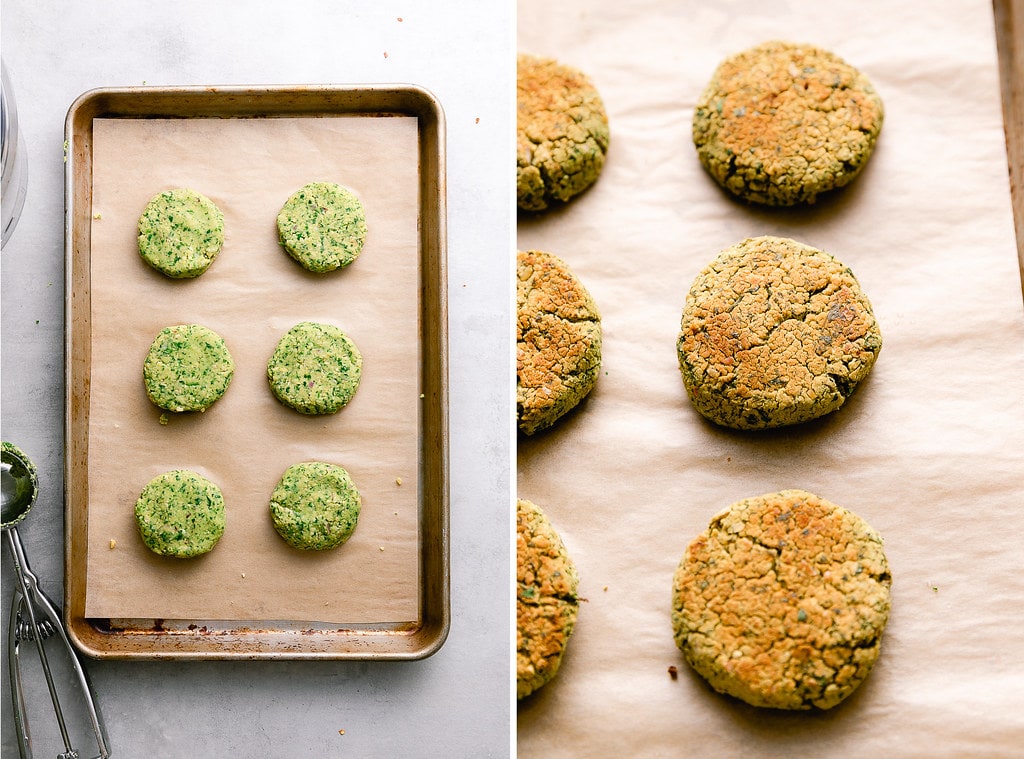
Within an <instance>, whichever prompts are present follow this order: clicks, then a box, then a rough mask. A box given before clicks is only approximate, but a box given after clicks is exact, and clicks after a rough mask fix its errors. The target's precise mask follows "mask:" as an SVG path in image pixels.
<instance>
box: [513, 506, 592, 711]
mask: <svg viewBox="0 0 1024 759" xmlns="http://www.w3.org/2000/svg"><path fill="white" fill-rule="evenodd" d="M516 579H517V591H516V622H517V625H516V695H517V698H525V697H526V696H529V695H530V694H531V693H533V692H534V691H535V690H537V689H538V688H540V687H541V686H543V685H545V684H546V683H548V682H549V681H550V680H551V679H552V678H553V677H554V676H555V675H556V674H557V673H558V668H559V666H560V665H561V663H562V656H563V655H564V654H565V648H566V645H567V644H568V642H569V637H570V636H571V635H572V632H573V629H574V628H575V626H576V614H577V612H578V611H579V597H578V596H577V590H578V586H579V576H578V574H577V573H576V565H575V564H574V563H573V561H572V559H571V558H570V557H569V554H568V552H567V551H566V550H565V545H564V543H563V542H562V539H561V537H559V535H558V533H557V532H556V531H555V528H554V527H553V526H552V525H551V522H550V521H549V520H548V518H547V516H545V514H544V512H543V511H541V509H540V507H538V506H537V505H536V504H533V503H531V502H530V501H525V500H522V499H520V500H519V501H518V503H517V504H516Z"/></svg>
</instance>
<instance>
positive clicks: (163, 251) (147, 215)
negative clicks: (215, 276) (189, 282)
mask: <svg viewBox="0 0 1024 759" xmlns="http://www.w3.org/2000/svg"><path fill="white" fill-rule="evenodd" d="M223 245H224V214H223V213H222V212H221V210H220V209H219V208H217V206H216V205H215V204H214V202H213V201H212V200H210V199H209V198H207V197H206V196H205V195H202V194H200V193H198V192H196V191H195V190H190V189H188V188H185V187H180V188H177V189H173V190H167V191H166V192H161V193H160V194H158V195H157V196H156V197H154V198H153V199H152V200H150V201H149V203H148V204H147V205H146V208H145V210H143V212H142V216H141V217H139V255H141V256H142V258H143V260H144V261H145V262H146V263H147V264H149V265H150V266H152V267H153V268H154V269H156V270H157V271H159V272H163V273H164V274H166V275H167V276H168V277H171V278H173V279H191V278H194V277H198V276H199V275H200V274H202V273H203V272H205V271H206V270H207V269H208V268H209V267H210V264H212V263H213V260H214V259H215V258H216V257H217V254H218V253H220V250H221V248H222V247H223Z"/></svg>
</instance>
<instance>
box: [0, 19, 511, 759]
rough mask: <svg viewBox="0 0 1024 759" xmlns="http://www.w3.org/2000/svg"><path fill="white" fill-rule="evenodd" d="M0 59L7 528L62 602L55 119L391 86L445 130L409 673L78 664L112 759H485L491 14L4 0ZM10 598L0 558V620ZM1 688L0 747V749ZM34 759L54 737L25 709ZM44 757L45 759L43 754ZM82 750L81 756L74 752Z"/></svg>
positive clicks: (360, 667)
mask: <svg viewBox="0 0 1024 759" xmlns="http://www.w3.org/2000/svg"><path fill="white" fill-rule="evenodd" d="M0 10H2V23H3V27H2V52H3V58H4V62H5V64H6V66H7V69H8V73H9V75H10V77H11V82H12V85H13V89H14V92H15V96H16V99H17V107H18V118H19V122H20V128H21V131H22V139H23V140H24V143H23V149H24V150H25V152H26V154H27V158H28V164H27V165H28V190H27V195H26V201H25V206H24V210H23V213H22V215H21V218H20V221H19V223H18V226H17V228H16V229H15V231H14V233H13V236H12V237H11V238H10V240H9V242H8V244H7V245H6V246H5V247H4V249H3V255H2V279H0V281H2V293H0V303H2V328H3V331H2V342H0V346H2V436H3V439H4V440H8V441H10V442H13V443H15V444H16V445H18V446H19V447H21V448H23V449H24V450H26V451H27V452H29V453H30V455H31V456H32V458H33V460H34V461H35V463H36V464H37V466H38V467H39V473H40V478H41V487H42V491H43V495H42V497H41V501H40V502H39V504H37V506H36V508H35V509H34V510H33V512H32V515H31V517H30V518H29V519H28V520H27V521H26V522H25V523H24V524H23V525H22V526H21V528H20V530H19V531H20V533H21V537H22V539H23V541H24V543H25V546H26V550H27V553H28V556H29V558H30V560H31V564H32V568H33V570H34V571H35V573H36V574H37V575H39V577H40V579H41V583H42V586H43V588H44V590H45V591H46V592H47V593H48V594H49V595H50V596H51V597H52V598H54V599H58V600H59V599H60V598H61V596H62V578H63V558H62V546H63V522H62V491H63V483H62V476H63V461H62V457H63V450H64V443H63V429H62V426H63V419H64V390H65V388H64V381H63V376H64V374H63V372H64V367H63V363H64V353H63V350H64V258H63V209H64V198H63V182H64V166H63V161H62V155H63V151H62V144H63V140H64V118H65V115H66V113H67V110H68V108H69V106H70V105H71V103H72V102H73V101H74V99H75V98H76V97H78V96H79V95H80V94H82V93H83V92H85V91H87V90H90V89H94V88H98V87H110V86H141V85H147V86H165V85H216V84H225V85H229V84H239V85H274V84H307V83H308V84H353V83H398V82H402V83H412V84H417V85H420V86H422V87H425V88H426V89H428V90H430V91H431V92H432V93H433V94H434V95H435V96H436V97H437V98H438V100H439V101H440V102H441V104H442V107H443V108H444V111H445V115H446V124H447V134H448V139H447V158H448V161H447V176H448V183H447V186H448V278H449V284H448V287H449V292H448V298H449V349H450V391H451V405H450V428H451V439H450V445H451V448H450V452H451V479H450V492H451V532H450V542H451V605H452V611H451V618H452V624H451V631H450V634H449V636H448V639H447V642H446V643H445V645H444V646H443V647H442V648H441V650H440V651H439V652H438V653H437V654H435V655H434V656H432V657H429V658H427V659H425V660H422V661H412V662H348V661H332V662H302V661H291V662H283V661H282V662H278V661H257V662H228V661H197V662H156V661H113V660H102V661H95V660H87V661H86V665H87V669H88V672H89V675H90V677H91V678H92V681H93V685H94V687H95V690H96V693H97V697H98V700H99V702H100V706H101V709H102V712H103V716H104V718H105V721H106V725H107V731H108V734H109V740H110V745H111V748H112V750H113V755H114V756H115V757H143V756H145V757H153V758H156V757H198V756H218V757H227V756H254V757H285V756H287V757H306V756H309V757H314V756H315V757H320V756H335V755H337V756H353V757H393V756H399V755H407V756H414V757H435V756H436V757H441V756H443V757H501V756H508V754H509V745H510V728H509V725H510V719H511V702H512V699H511V697H510V686H509V684H508V683H509V677H508V674H509V650H510V646H509V630H510V610H511V605H510V601H509V592H508V591H509V583H508V577H509V569H510V565H511V564H510V540H509V529H508V528H509V524H510V522H509V508H508V507H509V492H510V473H511V458H512V445H513V444H512V440H513V435H512V432H511V420H510V414H509V413H508V410H509V409H510V408H511V400H510V399H511V387H510V382H509V379H508V378H509V377H510V376H512V375H511V350H510V342H509V341H510V335H511V321H510V311H511V309H510V308H508V307H507V306H508V304H509V300H510V296H509V293H510V276H511V266H510V264H509V263H508V262H509V261H510V259H511V257H510V256H509V255H507V253H508V251H509V250H510V249H511V248H510V244H511V243H510V240H511V232H510V224H511V219H512V218H513V216H512V213H511V207H512V206H511V202H512V201H511V182H510V181H509V177H510V174H511V169H510V164H509V162H508V154H509V152H510V148H509V145H510V118H511V77H512V65H513V60H514V59H513V56H512V50H513V38H512V32H511V29H512V27H513V18H512V15H513V13H512V6H511V5H510V4H507V3H497V4H494V3H473V2H468V0H467V1H465V2H458V1H457V0H451V1H450V2H432V3H425V2H419V3H417V2H413V3H402V2H391V1H390V0H389V1H388V2H376V3H358V2H354V1H353V0H344V1H342V2H337V1H336V0H297V1H296V2H292V3H249V4H242V3H229V2H210V1H209V0H182V1H180V2H177V3H173V4H149V3H146V4H143V3H133V2H130V1H128V0H122V1H121V2H117V1H113V0H111V1H108V2H100V3H63V2H56V0H3V2H2V5H0ZM13 588H14V577H13V571H12V570H11V564H10V559H9V557H8V556H5V557H4V558H3V587H2V591H3V592H2V596H0V608H2V610H3V612H2V613H3V618H2V623H3V629H4V631H5V636H4V637H5V642H6V630H7V624H8V618H9V608H8V607H9V603H10V602H9V600H8V599H9V598H10V597H11V594H12V592H13ZM4 670H5V675H4V677H3V681H4V685H3V686H2V687H3V688H4V690H5V692H4V693H3V696H2V697H0V703H2V712H0V713H2V716H3V743H2V748H3V753H4V755H5V756H6V755H7V754H8V752H10V753H11V754H14V753H15V752H16V751H17V742H16V738H15V731H14V728H13V724H12V711H11V699H10V694H9V691H7V687H8V686H7V680H8V678H7V675H6V670H7V662H6V652H5V656H4ZM30 710H31V717H30V718H31V719H32V721H33V724H34V725H36V726H37V727H36V728H35V729H34V732H35V733H36V734H37V735H38V740H37V745H36V746H35V753H36V756H47V755H51V756H52V755H54V754H55V753H57V752H58V750H59V748H60V747H59V745H58V744H52V743H46V744H44V743H41V742H39V741H41V740H42V737H43V735H44V734H47V733H53V732H55V731H54V729H53V719H52V716H51V714H52V712H51V710H50V706H49V704H48V703H47V700H46V699H45V695H43V694H38V698H33V700H32V703H31V705H30ZM51 745H52V748H51ZM89 750H90V749H89V747H86V746H85V745H84V744H83V747H82V752H83V753H82V755H83V756H86V753H85V752H86V751H89Z"/></svg>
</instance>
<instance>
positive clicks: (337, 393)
mask: <svg viewBox="0 0 1024 759" xmlns="http://www.w3.org/2000/svg"><path fill="white" fill-rule="evenodd" d="M362 372H363V357H362V354H361V353H360V352H359V349H358V348H357V347H356V344H355V343H354V342H352V339H351V338H350V337H349V336H348V335H346V334H345V333H344V332H342V331H341V329H339V328H338V327H335V326H334V325H333V324H320V323H317V322H300V323H298V324H296V325H295V326H294V327H292V328H291V329H290V330H288V332H286V333H285V334H284V336H283V337H282V338H281V339H280V340H279V341H278V343H277V347H275V348H274V353H273V354H272V355H271V357H270V361H269V362H268V363H267V378H268V379H269V381H270V388H271V390H273V392H274V396H275V397H276V398H277V399H278V400H279V401H281V403H283V404H284V405H286V406H289V407H291V408H293V409H295V410H296V411H298V412H299V413H301V414H333V413H335V412H336V411H338V410H340V409H341V408H342V407H344V406H346V405H348V402H349V401H350V400H352V396H353V395H355V393H356V390H357V389H358V388H359V380H360V378H361V377H362Z"/></svg>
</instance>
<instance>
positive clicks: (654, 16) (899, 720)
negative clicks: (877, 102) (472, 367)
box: [517, 0, 1024, 757]
mask: <svg viewBox="0 0 1024 759" xmlns="http://www.w3.org/2000/svg"><path fill="white" fill-rule="evenodd" d="M518 30H519V31H518V34H519V49H520V50H521V51H524V52H531V53H537V54H545V55H550V56H554V57H557V58H559V59H561V60H562V61H564V62H565V63H569V64H571V65H575V66H577V67H578V68H580V69H582V70H584V71H586V72H588V73H589V74H590V75H591V76H592V78H593V79H594V81H595V83H596V85H597V86H598V88H599V90H600V91H601V94H602V96H603V98H604V101H605V104H606V106H607V108H608V112H609V118H610V124H611V133H612V138H611V147H610V153H609V158H608V163H607V165H606V167H605V170H604V173H603V175H602V176H601V178H600V179H599V181H598V183H597V185H596V186H594V187H593V188H592V189H591V190H589V191H588V192H587V193H586V194H584V195H583V196H581V197H579V198H578V199H576V200H574V201H573V202H572V203H570V204H569V205H568V206H567V207H565V208H564V209H561V210H558V211H555V212H553V213H550V214H547V215H544V216H540V217H535V218H533V217H531V218H526V217H522V216H521V217H520V219H519V226H518V247H519V248H520V249H527V248H541V249H545V250H549V251H551V252H553V253H556V254H558V255H561V256H562V257H563V258H565V259H566V260H567V261H568V262H569V264H570V265H571V266H572V267H573V269H574V270H575V272H576V273H577V274H578V275H579V276H580V278H581V279H582V280H583V281H584V283H585V284H586V285H587V286H588V287H589V289H590V291H591V293H592V294H593V296H594V298H595V299H596V301H597V303H598V306H599V307H600V309H601V312H602V316H603V326H604V362H603V366H602V371H601V373H600V377H599V380H598V383H597V386H596V388H595V390H594V391H593V393H592V394H591V396H590V398H589V399H588V400H587V401H585V403H584V404H583V405H582V406H581V407H580V408H579V409H578V410H577V412H575V413H574V414H573V415H572V416H570V417H567V418H565V419H564V420H563V421H562V422H561V423H560V424H559V425H558V426H557V427H556V428H555V429H553V430H552V431H551V432H550V433H549V434H545V435H542V436H538V437H536V438H535V439H524V438H520V440H519V449H518V492H519V495H520V496H521V497H525V498H529V499H530V500H533V501H535V502H536V503H538V504H540V505H541V506H542V507H543V508H545V510H546V511H547V513H548V515H549V516H550V517H551V519H552V521H553V522H554V524H555V526H556V528H557V529H558V530H559V531H560V532H561V534H562V537H563V539H564V540H565V542H566V544H567V546H568V549H569V551H570V552H571V554H572V556H573V557H574V559H575V561H576V563H577V566H578V569H579V572H580V574H581V577H582V582H581V594H582V595H583V596H584V597H585V598H586V601H585V602H583V603H582V604H581V609H580V614H579V622H578V626H577V628H576V632H575V634H574V635H573V637H572V639H571V640H570V642H569V647H568V652H567V654H566V657H565V659H564V661H563V665H562V669H561V671H560V673H559V675H558V677H557V678H556V680H554V681H553V682H552V683H551V684H549V685H548V686H546V687H545V688H543V689H541V690H540V691H539V692H538V693H537V694H536V696H534V697H532V698H530V699H529V700H527V701H524V702H522V703H521V704H520V705H519V708H518V731H517V732H518V750H519V755H520V756H522V757H541V756H548V757H562V756H565V757H609V756H629V757H676V756H701V757H736V756H750V757H761V756H772V757H774V756H806V757H825V756H827V757H862V756H899V757H907V756H911V757H913V756H920V757H964V756H986V757H1009V756H1019V755H1020V753H1019V752H1020V751H1021V746H1022V745H1024V635H1022V633H1021V630H1022V629H1024V628H1022V623H1024V579H1022V577H1024V575H1022V573H1021V570H1020V565H1021V558H1022V549H1021V542H1020V536H1021V532H1022V528H1024V486H1022V480H1024V318H1022V305H1021V289H1020V279H1019V274H1018V269H1017V257H1016V251H1015V248H1014V234H1013V227H1012V218H1011V210H1010V198H1009V185H1008V180H1007V164H1006V154H1005V147H1004V141H1003V129H1002V121H1001V112H1000V104H999V85H998V79H997V71H998V70H997V66H996V51H995V42H994V36H993V24H992V9H991V6H990V4H989V3H987V2H985V1H984V0H958V1H956V2H942V3H926V2H923V0H918V1H917V2H910V3H898V4H894V3H887V2H882V1H881V0H868V1H867V2H862V1H858V2H836V3H832V2H830V3H797V2H781V1H777V0H768V1H765V0H758V1H757V2H741V1H733V2H722V3H660V2H654V1H653V0H651V1H648V2H638V3H619V2H611V0H586V2H579V1H576V0H567V1H566V2H562V3H557V4H551V3H543V2H539V1H538V0H520V2H519V18H518ZM778 38H781V39H791V40H794V41H805V42H811V43H815V44H818V45H820V46H822V47H826V48H828V49H831V50H833V51H834V52H836V53H837V54H839V55H840V56H842V57H844V58H845V59H846V60H847V61H849V62H850V63H852V64H854V65H855V66H857V67H859V68H860V69H861V70H862V71H864V72H865V73H866V74H867V75H868V76H869V77H870V78H871V80H872V81H873V82H874V84H875V86H876V88H877V89H878V90H879V92H880V93H881V95H882V98H883V100H884V102H885V107H886V117H885V124H884V126H883V128H882V133H881V137H880V140H879V142H878V146H877V149H876V152H875V155H874V157H873V158H872V159H871V161H870V163H869V164H868V166H867V168H866V169H865V171H864V173H863V174H862V175H861V176H860V177H859V178H858V179H857V181H856V182H855V183H854V184H853V185H851V186H850V187H848V188H847V189H846V190H844V191H841V192H839V193H838V194H836V195H835V196H834V197H831V198H828V199H820V200H819V202H818V203H817V205H815V206H814V207H811V208H809V209H803V210H774V211H773V210H765V209H758V208H755V207H750V206H746V205H743V204H740V203H737V202H734V201H732V200H731V199H729V198H728V197H726V195H725V194H724V193H723V192H721V191H720V190H719V189H718V187H717V186H716V185H715V184H714V183H713V181H712V180H711V179H710V178H709V177H708V176H707V175H706V173H705V172H704V171H703V169H702V167H701V166H700V163H699V161H698V159H697V156H696V153H695V151H694V148H693V145H692V142H691V137H690V134H691V119H692V114H693V106H694V103H695V101H696V98H697V97H698V96H699V94H700V92H701V90H702V89H703V87H704V86H705V84H706V83H707V81H708V79H709V78H710V76H711V74H712V71H713V70H714V68H715V66H717V65H718V63H719V62H720V61H721V60H722V59H723V58H724V57H725V56H727V55H729V54H731V53H733V52H737V51H739V50H742V49H744V48H746V47H749V46H751V45H754V44H756V43H759V42H762V41H765V40H768V39H778ZM760 234H774V235H784V236H788V237H793V238H796V239H799V240H802V241H804V242H806V243H809V244H811V245H814V246H817V247H820V248H823V249H824V250H827V251H829V252H831V253H833V254H834V255H836V256H837V257H838V258H839V259H840V260H842V261H843V262H844V263H846V264H847V265H848V266H850V267H851V268H852V269H853V271H854V273H855V275H856V276H857V277H858V279H859V280H860V282H861V285H862V286H863V287H864V289H865V291H866V292H867V294H868V296H869V297H870V299H871V300H872V302H873V305H874V307H875V312H876V315H877V317H878V320H879V322H880V324H881V328H882V333H883V338H884V346H883V348H882V351H881V354H880V357H879V359H878V362H877V364H876V365H875V368H874V370H873V372H872V374H871V376H870V377H869V378H868V380H867V381H866V382H865V383H864V385H863V386H862V387H861V388H860V389H859V390H858V392H857V394H856V395H855V396H854V397H853V398H852V399H851V400H850V401H849V403H848V404H847V406H846V407H844V408H843V409H841V410H840V411H839V412H837V413H836V414H833V415H832V416H830V417H828V418H825V419H823V420H819V421H817V422H815V423H811V424H808V425H806V426H803V427H800V428H794V429H790V430H786V431H779V432H770V433H767V434H740V433H735V432H729V431H726V430H723V429H719V428H716V427H714V426H713V425H710V424H708V423H705V422H703V421H702V420H701V418H700V417H699V416H698V415H697V414H696V412H695V411H694V410H693V409H692V407H691V406H690V404H689V401H688V399H687V397H686V394H685V391H684V389H683V386H682V381H681V379H680V376H679V371H678V366H677V363H676V356H675V338H676V334H677V331H678V329H679V318H680V315H681V312H682V308H683V302H684V298H685V295H686V292H687V290H688V289H689V286H690V284H691V282H692V281H693V278H694V277H695V276H696V275H697V273H698V272H699V271H700V269H701V268H703V266H704V265H706V264H707V263H708V262H709V261H710V260H711V259H712V258H713V257H714V256H715V255H717V253H718V252H719V251H720V250H722V249H723V248H725V247H727V246H728V245H731V244H733V243H734V242H737V241H739V240H741V239H743V238H745V237H748V236H754V235H760ZM788 487H798V488H804V489H807V490H810V491H812V492H815V493H817V494H818V495H821V496H823V497H825V498H828V499H830V500H832V501H834V502H836V503H839V504H841V505H844V506H846V507H847V508H850V509H852V510H854V511H855V512H857V513H858V514H860V515H861V516H862V517H864V518H865V519H866V520H867V521H868V522H869V523H871V524H872V525H873V526H874V527H875V528H876V529H878V530H879V531H880V532H881V534H882V535H883V537H884V539H885V547H886V552H887V555H888V558H889V562H890V566H891V570H892V575H893V596H892V614H891V618H890V622H889V626H888V628H887V631H886V633H885V636H884V638H883V646H882V655H881V658H880V660H879V662H878V664H877V665H876V667H875V669H874V671H873V672H872V673H871V675H870V677H869V678H868V680H867V681H866V682H865V683H864V684H863V685H862V686H861V688H860V689H859V690H858V691H857V692H856V693H855V694H854V695H853V696H852V697H850V698H849V699H848V700H847V701H845V702H844V703H843V704H841V705H840V706H839V707H837V708H835V709H833V710H831V711H828V712H807V713H803V712H801V713H784V712H775V711H771V710H759V709H755V708H753V707H749V706H747V705H746V704H743V703H741V702H738V701H736V700H733V699H731V698H727V697H725V696H721V695H719V694H717V693H715V692H714V691H712V690H711V689H710V688H709V687H708V686H707V685H706V684H705V682H704V681H703V680H702V679H701V678H699V677H698V676H696V675H695V674H694V673H693V672H692V671H691V670H690V669H689V667H688V666H687V664H686V663H685V661H684V660H683V658H682V655H681V654H680V653H679V651H678V650H677V649H676V647H675V643H674V641H673V637H672V628H671V622H670V617H669V612H670V590H671V577H672V573H673V571H674V570H675V567H676V566H677V564H678V562H679V560H680V558H681V557H682V555H683V552H684V551H685V549H686V546H687V545H688V544H689V542H690V541H691V540H692V539H693V538H695V537H696V536H697V535H698V534H699V533H700V532H701V531H702V530H704V529H705V528H706V527H707V524H708V521H709V520H710V519H711V517H712V516H713V515H714V514H716V513H717V512H718V511H720V510H721V509H723V508H725V507H726V506H728V505H729V504H731V503H733V502H734V501H736V500H739V499H740V498H744V497H747V496H752V495H758V494H762V493H767V492H771V491H775V490H779V489H783V488H788ZM670 666H675V667H677V668H678V677H677V678H675V679H673V678H672V677H671V676H670V674H669V671H668V670H669V667H670Z"/></svg>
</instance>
